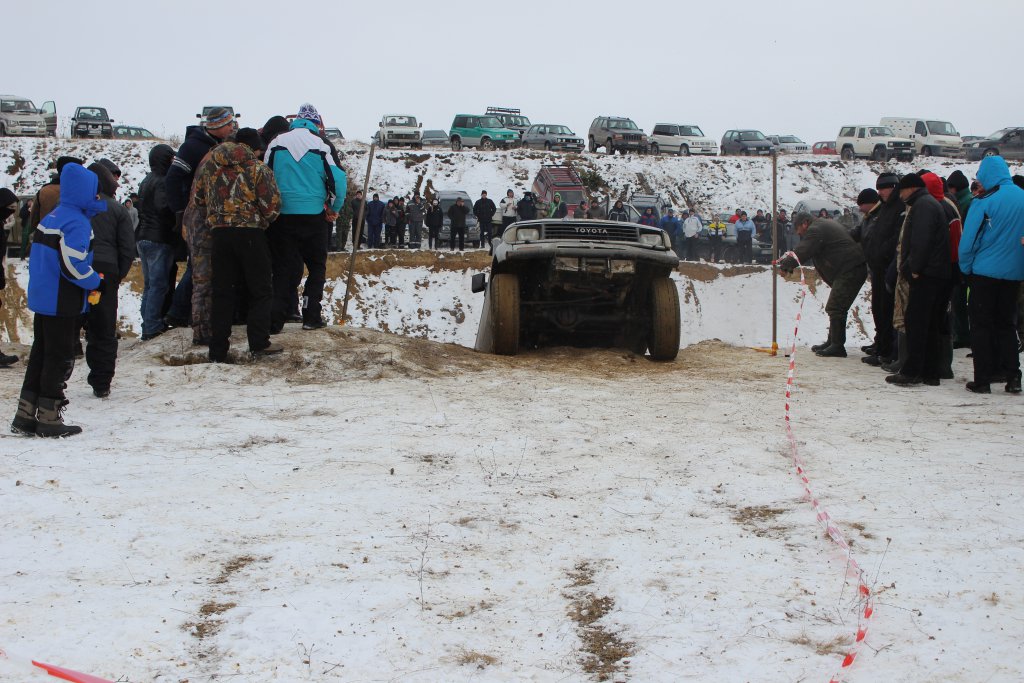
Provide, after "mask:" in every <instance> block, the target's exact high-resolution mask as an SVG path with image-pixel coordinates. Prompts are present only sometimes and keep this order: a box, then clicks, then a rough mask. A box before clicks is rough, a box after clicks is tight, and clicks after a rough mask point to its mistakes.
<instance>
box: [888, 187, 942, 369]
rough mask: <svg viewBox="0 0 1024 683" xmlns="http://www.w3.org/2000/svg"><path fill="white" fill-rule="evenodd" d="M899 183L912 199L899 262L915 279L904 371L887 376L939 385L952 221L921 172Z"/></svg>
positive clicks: (907, 312) (901, 269)
mask: <svg viewBox="0 0 1024 683" xmlns="http://www.w3.org/2000/svg"><path fill="white" fill-rule="evenodd" d="M899 188H900V198H901V199H902V200H903V201H904V202H905V203H906V205H907V217H906V220H905V223H904V226H903V237H902V238H901V239H900V253H899V258H898V265H897V269H898V271H899V274H900V275H902V276H903V278H905V279H906V281H907V282H908V283H909V285H910V296H909V299H908V300H907V308H906V310H905V311H904V325H905V326H906V334H907V359H906V362H905V363H904V364H903V367H902V368H901V369H900V371H899V372H898V373H895V374H892V375H889V376H888V377H886V378H885V381H886V382H888V383H889V384H895V385H897V386H914V385H917V384H920V383H921V382H924V383H925V384H928V385H930V386H937V385H938V384H939V371H940V367H939V365H940V360H941V349H940V347H939V332H940V330H941V328H942V324H943V319H944V317H945V315H946V305H947V303H948V298H947V297H946V296H945V293H946V292H947V291H948V287H949V279H950V273H951V267H950V259H949V256H950V252H949V223H948V221H947V219H946V213H945V211H944V210H943V208H942V206H941V205H940V204H939V202H938V201H937V200H936V199H935V198H934V197H932V196H931V194H929V193H928V189H927V187H926V186H925V182H924V179H923V178H921V176H919V175H918V174H916V173H911V174H909V175H905V176H903V178H901V179H900V185H899Z"/></svg>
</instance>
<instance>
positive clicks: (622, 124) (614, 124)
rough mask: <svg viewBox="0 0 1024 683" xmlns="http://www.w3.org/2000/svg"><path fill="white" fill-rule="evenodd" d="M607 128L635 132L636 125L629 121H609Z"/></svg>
mask: <svg viewBox="0 0 1024 683" xmlns="http://www.w3.org/2000/svg"><path fill="white" fill-rule="evenodd" d="M608 127H609V128H623V129H625V130H637V127H636V124H635V123H633V122H632V121H630V120H629V119H609V121H608Z"/></svg>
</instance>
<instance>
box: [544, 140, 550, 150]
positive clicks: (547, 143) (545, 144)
mask: <svg viewBox="0 0 1024 683" xmlns="http://www.w3.org/2000/svg"><path fill="white" fill-rule="evenodd" d="M544 149H545V150H547V151H548V152H550V151H551V143H550V142H545V143H544Z"/></svg>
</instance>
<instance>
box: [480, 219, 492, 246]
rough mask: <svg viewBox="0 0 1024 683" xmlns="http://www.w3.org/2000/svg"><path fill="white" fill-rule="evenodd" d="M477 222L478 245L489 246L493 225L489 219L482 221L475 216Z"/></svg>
mask: <svg viewBox="0 0 1024 683" xmlns="http://www.w3.org/2000/svg"><path fill="white" fill-rule="evenodd" d="M477 220H478V221H480V244H489V243H490V241H491V234H492V232H493V231H494V224H493V223H491V219H487V220H484V219H483V218H481V217H479V216H477Z"/></svg>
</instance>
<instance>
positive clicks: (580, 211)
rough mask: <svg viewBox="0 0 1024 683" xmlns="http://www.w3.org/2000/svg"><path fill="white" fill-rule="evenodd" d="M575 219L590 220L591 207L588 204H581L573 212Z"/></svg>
mask: <svg viewBox="0 0 1024 683" xmlns="http://www.w3.org/2000/svg"><path fill="white" fill-rule="evenodd" d="M572 217H573V218H590V207H589V206H588V205H587V203H586V202H580V203H579V204H577V205H576V208H575V209H573V212H572Z"/></svg>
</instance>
